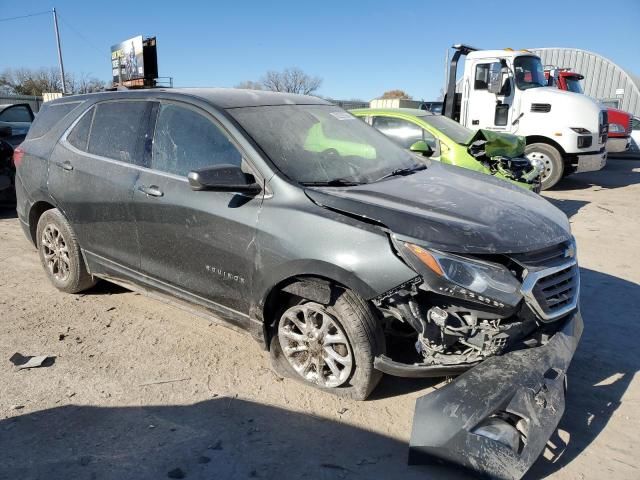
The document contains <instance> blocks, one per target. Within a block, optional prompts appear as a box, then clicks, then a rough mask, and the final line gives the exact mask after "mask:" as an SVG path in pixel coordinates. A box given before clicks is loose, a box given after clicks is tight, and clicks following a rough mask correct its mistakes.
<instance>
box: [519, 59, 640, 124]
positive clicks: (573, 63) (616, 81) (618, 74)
mask: <svg viewBox="0 0 640 480" xmlns="http://www.w3.org/2000/svg"><path fill="white" fill-rule="evenodd" d="M528 50H529V51H531V52H532V53H535V54H536V55H538V56H539V57H540V58H541V59H542V63H543V65H553V66H555V67H559V68H571V70H572V71H574V72H576V73H579V74H581V75H584V80H582V87H583V89H584V93H585V94H586V95H589V96H590V97H593V98H595V99H597V100H599V101H601V102H602V103H603V104H605V105H606V106H608V107H614V108H619V109H621V110H624V111H626V112H630V113H632V114H633V115H635V116H637V117H640V77H638V76H635V75H632V74H631V73H630V72H628V71H626V70H624V69H623V68H622V67H620V66H619V65H616V64H615V63H613V62H612V61H611V60H609V59H607V58H605V57H603V56H602V55H598V54H597V53H593V52H588V51H586V50H580V49H579V48H530V49H528Z"/></svg>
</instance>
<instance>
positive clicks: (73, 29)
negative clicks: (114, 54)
mask: <svg viewBox="0 0 640 480" xmlns="http://www.w3.org/2000/svg"><path fill="white" fill-rule="evenodd" d="M58 18H59V19H60V20H61V21H62V23H63V24H64V25H65V26H67V27H69V30H71V31H72V32H73V33H75V34H76V35H77V36H78V37H80V38H81V39H82V40H84V41H85V42H86V43H87V44H88V45H89V46H90V47H91V48H93V49H94V50H96V51H98V52H100V54H101V55H102V54H104V51H103V50H102V49H101V48H98V47H97V46H96V44H95V43H93V42H91V41H90V40H89V39H88V38H87V37H85V36H84V35H83V34H82V33H80V32H79V31H78V30H77V29H76V28H75V27H73V26H72V25H71V24H70V23H69V22H67V21H66V20H65V19H64V17H63V16H62V15H60V13H58Z"/></svg>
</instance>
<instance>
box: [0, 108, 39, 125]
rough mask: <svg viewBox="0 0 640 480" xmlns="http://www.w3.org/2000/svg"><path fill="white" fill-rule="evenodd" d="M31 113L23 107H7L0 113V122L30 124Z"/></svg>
mask: <svg viewBox="0 0 640 480" xmlns="http://www.w3.org/2000/svg"><path fill="white" fill-rule="evenodd" d="M32 120H33V119H32V118H31V112H30V111H29V109H28V108H27V107H25V106H24V105H15V106H13V107H7V108H5V109H4V110H3V111H2V112H1V113H0V122H29V123H30V122H31V121H32Z"/></svg>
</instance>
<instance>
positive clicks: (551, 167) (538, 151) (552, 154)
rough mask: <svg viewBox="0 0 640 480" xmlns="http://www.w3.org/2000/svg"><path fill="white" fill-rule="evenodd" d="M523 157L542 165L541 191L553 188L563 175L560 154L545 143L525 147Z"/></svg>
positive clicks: (562, 163)
mask: <svg viewBox="0 0 640 480" xmlns="http://www.w3.org/2000/svg"><path fill="white" fill-rule="evenodd" d="M524 152H525V157H526V158H527V159H528V160H529V161H531V162H535V163H540V164H542V167H543V169H542V190H547V189H549V188H551V187H553V186H554V185H555V184H556V183H558V182H559V181H560V179H561V178H562V175H563V174H564V162H563V161H562V155H560V152H559V151H558V150H557V149H556V148H555V147H552V146H551V145H547V144H546V143H532V144H531V145H527V146H526V148H525V150H524Z"/></svg>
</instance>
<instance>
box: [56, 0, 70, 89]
mask: <svg viewBox="0 0 640 480" xmlns="http://www.w3.org/2000/svg"><path fill="white" fill-rule="evenodd" d="M53 26H54V29H55V31H56V43H57V44H58V63H59V64H60V80H61V81H62V94H63V95H64V94H65V93H67V92H66V90H67V88H66V83H65V81H64V64H63V63H62V48H61V47H60V32H59V31H58V14H57V13H56V9H55V7H53Z"/></svg>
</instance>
